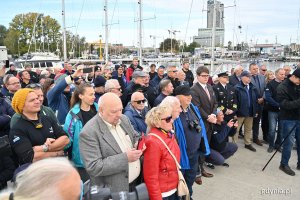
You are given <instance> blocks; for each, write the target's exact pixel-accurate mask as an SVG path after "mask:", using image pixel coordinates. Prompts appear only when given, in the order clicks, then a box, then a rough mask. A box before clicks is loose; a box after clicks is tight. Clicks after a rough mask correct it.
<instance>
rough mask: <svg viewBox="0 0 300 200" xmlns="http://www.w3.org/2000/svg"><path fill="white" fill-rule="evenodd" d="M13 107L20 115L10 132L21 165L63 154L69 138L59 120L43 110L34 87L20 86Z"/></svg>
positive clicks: (11, 142)
mask: <svg viewBox="0 0 300 200" xmlns="http://www.w3.org/2000/svg"><path fill="white" fill-rule="evenodd" d="M12 107H13V109H14V111H15V112H16V113H18V114H20V115H21V117H20V118H19V119H17V121H16V123H15V124H14V125H13V126H12V127H11V129H10V133H9V139H10V144H11V146H12V149H13V151H14V152H15V153H16V155H17V157H18V161H19V164H20V165H22V164H25V163H32V162H35V161H38V160H41V159H44V158H49V157H57V156H63V155H64V151H63V150H64V148H65V147H66V145H68V144H69V142H70V140H69V138H68V136H67V134H66V133H65V132H64V131H63V129H62V127H61V126H60V125H59V124H58V123H57V121H54V120H53V119H52V118H51V117H49V116H46V115H42V114H40V110H41V104H40V101H39V98H38V96H37V95H36V93H35V92H34V90H33V89H29V88H24V89H20V90H18V91H17V92H16V93H15V95H14V97H13V99H12Z"/></svg>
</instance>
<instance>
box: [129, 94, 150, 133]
mask: <svg viewBox="0 0 300 200" xmlns="http://www.w3.org/2000/svg"><path fill="white" fill-rule="evenodd" d="M146 101H147V100H146V99H145V96H144V94H143V93H141V92H134V93H133V94H132V95H131V101H130V103H128V105H127V106H126V107H125V109H124V115H126V116H127V117H128V118H129V120H130V122H131V124H132V126H133V128H134V130H136V131H137V132H138V133H139V134H140V135H141V134H142V133H146V130H147V125H146V122H145V116H146V114H147V112H148V107H146V106H145V103H146Z"/></svg>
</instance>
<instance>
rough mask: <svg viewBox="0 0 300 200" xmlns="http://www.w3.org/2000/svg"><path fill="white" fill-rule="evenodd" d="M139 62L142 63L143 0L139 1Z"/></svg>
mask: <svg viewBox="0 0 300 200" xmlns="http://www.w3.org/2000/svg"><path fill="white" fill-rule="evenodd" d="M138 4H139V54H138V56H139V61H140V64H141V63H142V53H143V52H142V0H139V2H138Z"/></svg>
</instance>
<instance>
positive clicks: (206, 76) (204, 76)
mask: <svg viewBox="0 0 300 200" xmlns="http://www.w3.org/2000/svg"><path fill="white" fill-rule="evenodd" d="M199 76H201V77H203V78H208V77H209V75H208V74H207V75H204V74H203V75H199Z"/></svg>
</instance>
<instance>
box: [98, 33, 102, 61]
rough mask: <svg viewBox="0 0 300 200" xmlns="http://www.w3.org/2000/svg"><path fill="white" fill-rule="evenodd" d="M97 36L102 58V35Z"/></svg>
mask: <svg viewBox="0 0 300 200" xmlns="http://www.w3.org/2000/svg"><path fill="white" fill-rule="evenodd" d="M99 37H100V45H99V47H100V60H102V59H103V58H102V35H99Z"/></svg>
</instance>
